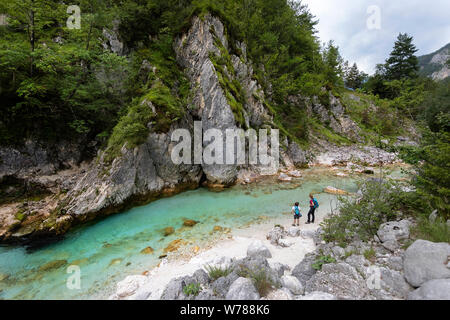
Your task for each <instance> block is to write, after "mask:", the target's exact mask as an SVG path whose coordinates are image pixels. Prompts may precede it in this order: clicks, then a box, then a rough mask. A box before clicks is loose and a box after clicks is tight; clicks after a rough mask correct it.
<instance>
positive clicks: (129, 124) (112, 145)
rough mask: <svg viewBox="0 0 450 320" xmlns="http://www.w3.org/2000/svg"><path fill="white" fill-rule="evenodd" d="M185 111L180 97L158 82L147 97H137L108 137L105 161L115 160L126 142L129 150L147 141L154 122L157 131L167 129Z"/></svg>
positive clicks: (165, 130)
mask: <svg viewBox="0 0 450 320" xmlns="http://www.w3.org/2000/svg"><path fill="white" fill-rule="evenodd" d="M152 107H153V108H154V109H155V112H153V110H152ZM183 114H184V110H183V108H182V106H181V102H180V101H179V99H177V97H174V96H173V94H172V92H171V91H170V89H169V88H168V87H167V86H165V85H164V84H163V83H162V82H161V81H156V82H155V84H154V85H153V87H152V88H150V89H149V91H148V93H147V94H146V95H145V96H143V97H142V98H140V99H135V100H133V103H132V104H131V106H130V107H129V109H128V112H127V114H126V115H125V116H123V117H122V118H120V120H119V122H118V123H117V125H116V126H115V127H114V130H113V132H112V134H111V137H110V138H109V140H108V147H107V150H106V151H107V156H106V158H105V161H106V162H111V161H112V160H113V159H114V158H115V157H116V156H117V155H118V152H119V151H120V149H121V148H122V147H123V145H124V144H125V143H127V148H128V149H132V148H134V147H136V146H138V145H140V144H142V143H144V142H145V141H146V140H147V137H148V134H149V125H153V129H154V130H155V132H167V131H168V130H169V129H170V125H171V124H172V122H174V121H177V120H179V119H180V118H181V117H182V116H183Z"/></svg>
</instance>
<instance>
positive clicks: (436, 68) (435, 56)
mask: <svg viewBox="0 0 450 320" xmlns="http://www.w3.org/2000/svg"><path fill="white" fill-rule="evenodd" d="M449 59H450V43H449V44H447V45H446V46H444V47H443V48H441V49H439V50H437V51H436V52H433V53H430V54H428V55H424V56H420V57H419V66H420V70H419V72H420V73H421V74H422V75H424V76H427V77H431V78H432V79H433V80H437V81H439V80H444V79H447V78H448V77H450V67H449V65H448V64H447V62H448V60H449Z"/></svg>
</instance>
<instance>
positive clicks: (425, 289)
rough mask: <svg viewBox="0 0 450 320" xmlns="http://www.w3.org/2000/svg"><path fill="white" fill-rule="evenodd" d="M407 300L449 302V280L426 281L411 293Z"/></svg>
mask: <svg viewBox="0 0 450 320" xmlns="http://www.w3.org/2000/svg"><path fill="white" fill-rule="evenodd" d="M408 300H450V279H434V280H430V281H427V282H425V283H424V284H422V286H421V287H420V288H419V289H416V290H415V291H413V292H411V293H410V294H409V295H408Z"/></svg>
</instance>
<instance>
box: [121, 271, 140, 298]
mask: <svg viewBox="0 0 450 320" xmlns="http://www.w3.org/2000/svg"><path fill="white" fill-rule="evenodd" d="M146 280H147V277H146V276H140V275H135V276H128V277H126V278H125V279H124V280H122V281H120V282H119V283H118V284H117V291H116V295H117V296H118V297H119V298H126V297H128V296H131V295H133V294H134V293H135V292H136V291H137V290H138V289H139V287H140V286H142V285H143V284H144V283H145V282H146Z"/></svg>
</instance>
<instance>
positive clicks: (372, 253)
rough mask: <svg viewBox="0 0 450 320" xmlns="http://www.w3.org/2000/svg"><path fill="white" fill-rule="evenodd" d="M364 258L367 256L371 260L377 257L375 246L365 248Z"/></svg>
mask: <svg viewBox="0 0 450 320" xmlns="http://www.w3.org/2000/svg"><path fill="white" fill-rule="evenodd" d="M363 254H364V258H366V259H367V260H369V261H372V260H373V259H374V258H375V255H376V253H375V250H374V249H373V248H370V249H367V250H364V253H363Z"/></svg>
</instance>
